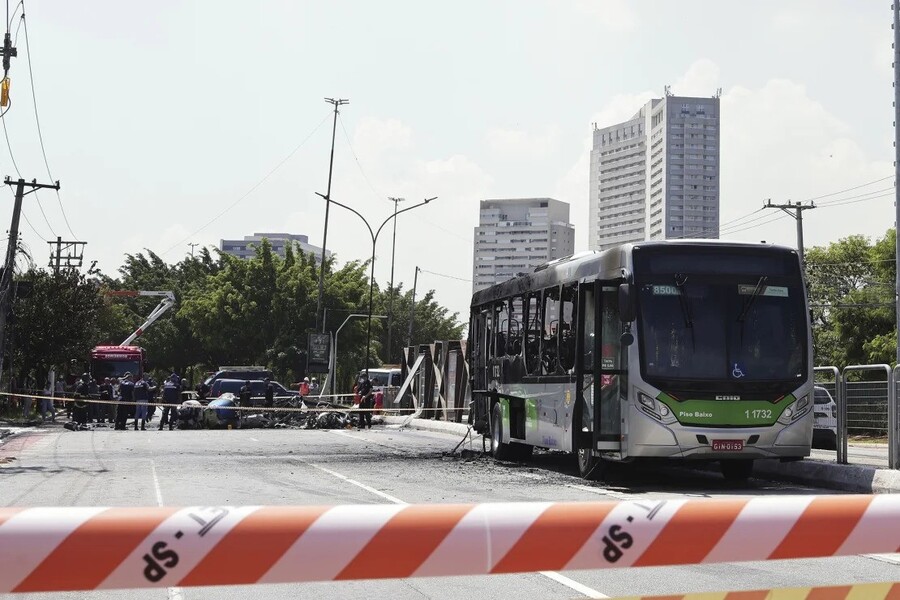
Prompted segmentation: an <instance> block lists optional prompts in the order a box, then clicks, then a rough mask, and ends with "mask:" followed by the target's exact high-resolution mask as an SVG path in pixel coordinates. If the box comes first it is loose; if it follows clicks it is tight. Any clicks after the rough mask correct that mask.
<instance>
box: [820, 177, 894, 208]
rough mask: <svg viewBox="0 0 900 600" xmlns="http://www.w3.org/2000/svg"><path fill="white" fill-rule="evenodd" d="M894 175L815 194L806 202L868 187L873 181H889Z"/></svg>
mask: <svg viewBox="0 0 900 600" xmlns="http://www.w3.org/2000/svg"><path fill="white" fill-rule="evenodd" d="M893 177H894V176H893V175H888V176H887V177H882V178H881V179H876V180H874V181H869V182H867V183H863V184H860V185H856V186H853V187H851V188H847V189H845V190H840V191H839V192H831V193H830V194H822V195H821V196H814V197H812V198H807V199H806V200H804V202H812V201H813V200H819V199H820V198H830V197H831V196H837V195H838V194H843V193H844V192H852V191H853V190H858V189H860V188H864V187H868V186H870V185H872V184H873V183H880V182H882V181H887V180H888V179H891V178H893Z"/></svg>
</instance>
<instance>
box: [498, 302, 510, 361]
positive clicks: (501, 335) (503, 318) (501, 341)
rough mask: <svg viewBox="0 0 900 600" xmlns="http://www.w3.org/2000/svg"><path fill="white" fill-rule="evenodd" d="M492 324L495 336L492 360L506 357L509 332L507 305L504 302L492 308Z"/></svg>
mask: <svg viewBox="0 0 900 600" xmlns="http://www.w3.org/2000/svg"><path fill="white" fill-rule="evenodd" d="M494 315H495V316H494V322H495V323H496V324H497V334H496V339H495V340H494V358H500V357H501V356H506V340H507V339H508V332H509V304H508V303H507V302H506V300H504V301H502V302H500V303H499V304H497V305H495V306H494Z"/></svg>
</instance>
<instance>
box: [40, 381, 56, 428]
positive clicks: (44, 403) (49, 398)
mask: <svg viewBox="0 0 900 600" xmlns="http://www.w3.org/2000/svg"><path fill="white" fill-rule="evenodd" d="M41 396H42V398H41V421H46V420H47V413H50V420H51V421H53V422H56V411H55V410H54V409H53V384H52V383H50V380H49V379H48V380H47V385H45V386H44V391H43V392H41Z"/></svg>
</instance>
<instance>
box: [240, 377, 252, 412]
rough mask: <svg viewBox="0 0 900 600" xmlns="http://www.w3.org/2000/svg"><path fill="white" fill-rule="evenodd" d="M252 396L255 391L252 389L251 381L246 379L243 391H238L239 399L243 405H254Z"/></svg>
mask: <svg viewBox="0 0 900 600" xmlns="http://www.w3.org/2000/svg"><path fill="white" fill-rule="evenodd" d="M252 397H253V392H252V391H251V390H250V381H245V382H244V385H243V386H242V387H241V391H240V392H238V400H239V402H240V404H241V406H252V403H251V398H252Z"/></svg>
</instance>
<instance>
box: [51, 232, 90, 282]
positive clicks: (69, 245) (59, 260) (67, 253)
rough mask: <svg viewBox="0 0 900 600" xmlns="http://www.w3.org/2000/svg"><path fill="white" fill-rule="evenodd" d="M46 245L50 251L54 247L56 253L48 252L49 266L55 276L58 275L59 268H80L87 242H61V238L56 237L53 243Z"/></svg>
mask: <svg viewBox="0 0 900 600" xmlns="http://www.w3.org/2000/svg"><path fill="white" fill-rule="evenodd" d="M47 243H48V244H50V248H51V250H52V248H53V247H54V246H56V251H55V252H52V251H51V252H50V265H49V266H50V267H51V268H52V269H53V272H54V273H55V274H57V275H59V270H60V268H61V267H66V268H67V269H71V268H75V269H80V268H81V265H82V263H83V261H84V246H85V245H86V244H87V242H74V241H63V239H62V238H61V237H59V236H57V237H56V241H55V242H47ZM63 261H65V264H63Z"/></svg>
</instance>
